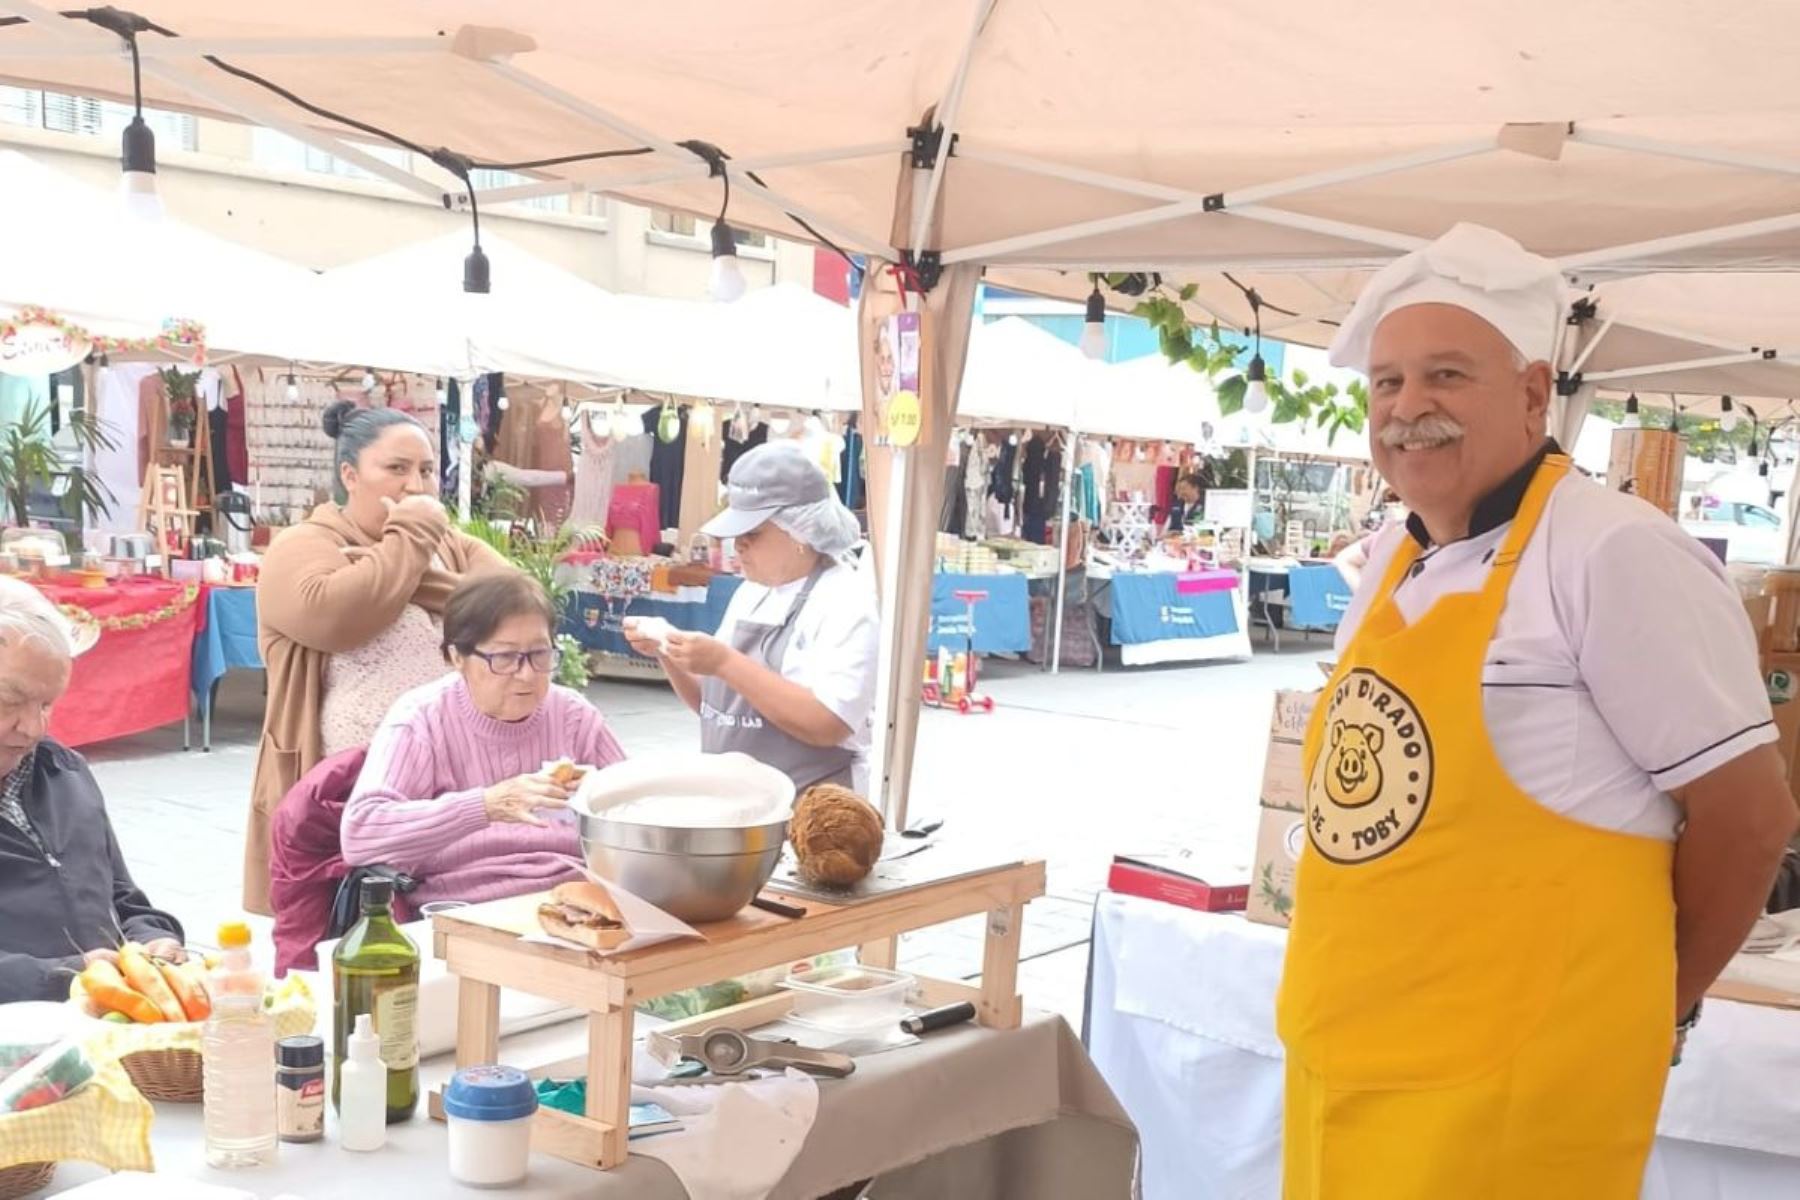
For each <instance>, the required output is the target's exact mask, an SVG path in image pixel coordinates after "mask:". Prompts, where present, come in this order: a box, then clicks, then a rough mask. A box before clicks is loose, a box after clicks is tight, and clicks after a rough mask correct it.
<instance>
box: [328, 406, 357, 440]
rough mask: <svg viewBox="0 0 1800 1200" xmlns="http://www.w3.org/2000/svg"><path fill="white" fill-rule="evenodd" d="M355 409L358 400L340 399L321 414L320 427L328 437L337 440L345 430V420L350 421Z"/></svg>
mask: <svg viewBox="0 0 1800 1200" xmlns="http://www.w3.org/2000/svg"><path fill="white" fill-rule="evenodd" d="M355 411H356V402H355V401H354V400H339V401H338V402H337V403H336V404H333V405H332V406H331V407H329V408H327V409H326V410H325V411H324V412H323V413H322V414H320V416H319V427H320V428H321V429H323V430H324V431H325V436H326V437H328V438H330V439H331V440H332V441H334V442H335V441H336V440H337V439H338V437H339V436H340V435H341V434H342V433H343V432H344V422H346V421H348V420H349V419H350V414H352V413H354V412H355Z"/></svg>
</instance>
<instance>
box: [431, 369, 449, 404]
mask: <svg viewBox="0 0 1800 1200" xmlns="http://www.w3.org/2000/svg"><path fill="white" fill-rule="evenodd" d="M435 395H436V396H437V402H438V407H439V408H442V407H443V406H444V405H445V404H447V403H449V400H450V388H449V385H448V384H446V383H445V382H444V380H443V378H442V377H441V376H440V377H439V379H438V381H437V391H436V392H435Z"/></svg>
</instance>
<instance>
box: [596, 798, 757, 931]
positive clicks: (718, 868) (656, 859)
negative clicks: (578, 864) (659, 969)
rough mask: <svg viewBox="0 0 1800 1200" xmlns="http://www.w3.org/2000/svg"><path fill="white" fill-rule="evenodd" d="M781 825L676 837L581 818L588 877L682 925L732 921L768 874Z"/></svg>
mask: <svg viewBox="0 0 1800 1200" xmlns="http://www.w3.org/2000/svg"><path fill="white" fill-rule="evenodd" d="M787 827H788V823H787V822H786V821H785V820H782V821H776V822H773V823H771V824H768V825H749V826H745V827H742V828H731V829H682V828H676V827H673V826H667V825H644V824H640V823H638V822H634V821H609V820H607V818H606V816H605V815H604V814H603V813H585V812H584V813H582V814H581V852H582V855H583V856H584V857H585V858H586V859H587V864H588V867H589V869H590V870H592V871H593V872H594V873H595V874H596V875H599V876H600V877H601V878H602V879H607V880H610V881H612V882H613V883H616V884H618V885H619V886H620V887H622V888H624V889H625V890H626V891H628V892H630V893H631V894H632V895H634V896H637V897H639V898H640V899H643V900H648V901H649V902H650V903H651V904H654V905H656V907H658V908H660V909H662V910H663V911H664V912H667V913H668V914H669V915H670V916H674V917H679V918H680V919H681V920H683V921H687V922H689V923H690V924H703V923H705V922H707V921H723V920H725V919H726V918H727V917H730V916H734V915H736V913H737V912H738V910H740V909H742V908H743V907H744V906H745V905H746V904H748V903H750V901H751V900H753V899H755V897H756V893H757V892H759V891H761V890H762V886H763V884H765V883H767V882H769V876H771V875H773V874H774V873H775V864H776V863H777V862H779V861H780V859H781V848H782V846H783V845H785V844H786V843H787Z"/></svg>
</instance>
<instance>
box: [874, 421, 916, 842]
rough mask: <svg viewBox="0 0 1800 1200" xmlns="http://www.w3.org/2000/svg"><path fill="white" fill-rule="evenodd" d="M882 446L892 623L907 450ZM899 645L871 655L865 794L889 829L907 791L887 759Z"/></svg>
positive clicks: (900, 818)
mask: <svg viewBox="0 0 1800 1200" xmlns="http://www.w3.org/2000/svg"><path fill="white" fill-rule="evenodd" d="M887 452H888V453H889V454H891V455H892V459H891V460H890V461H891V465H890V466H889V468H888V470H889V475H888V484H887V511H886V513H885V514H884V516H885V517H886V520H885V522H884V524H885V525H886V526H887V529H886V531H885V532H886V536H884V537H883V538H882V539H881V542H880V543H879V544H880V545H881V546H882V547H883V549H884V550H885V553H884V554H883V555H882V558H883V560H884V561H883V562H882V563H881V570H880V573H879V574H880V578H881V609H880V612H881V618H882V621H883V623H884V624H892V623H897V622H898V621H899V620H900V614H899V608H900V573H901V570H902V562H901V560H902V557H903V555H902V553H901V545H900V538H901V534H902V531H903V530H904V528H905V524H906V506H905V504H903V503H902V502H901V501H902V499H903V497H904V496H905V495H906V483H907V480H906V475H907V470H908V468H909V467H910V466H911V465H912V463H911V460H912V451H911V450H908V449H902V448H900V447H898V446H895V447H892V448H890V449H889V450H888V451H887ZM898 648H899V647H898V644H897V643H896V641H895V639H894V638H891V637H883V638H882V639H881V644H880V646H879V647H878V652H877V654H876V656H875V717H874V720H873V722H872V723H871V724H872V729H871V731H870V745H869V766H870V772H871V779H870V786H871V790H873V791H874V792H875V795H874V796H872V797H870V799H871V800H873V801H874V803H875V806H876V807H877V808H878V809H880V810H881V814H882V816H883V817H884V818H886V819H887V825H888V828H890V829H904V828H906V794H905V792H904V791H902V792H901V793H900V794H898V795H895V794H894V790H893V787H892V784H893V771H892V770H891V769H890V765H889V759H890V757H891V753H892V752H891V750H890V747H891V746H892V744H893V741H894V733H895V730H894V698H895V696H896V695H897V694H898V693H897V688H899V687H904V686H905V681H904V680H898V679H896V676H895V672H896V671H897V670H898V669H899V665H900V664H899V663H898V662H897V661H896V659H895V653H896V651H897V650H898Z"/></svg>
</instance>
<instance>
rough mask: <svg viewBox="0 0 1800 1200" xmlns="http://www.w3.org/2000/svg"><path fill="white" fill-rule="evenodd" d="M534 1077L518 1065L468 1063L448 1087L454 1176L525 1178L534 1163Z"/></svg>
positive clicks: (484, 1183)
mask: <svg viewBox="0 0 1800 1200" xmlns="http://www.w3.org/2000/svg"><path fill="white" fill-rule="evenodd" d="M537 1107H538V1104H537V1092H536V1090H535V1089H534V1088H533V1087H532V1085H531V1079H530V1077H529V1076H527V1075H526V1074H525V1072H523V1071H520V1070H518V1069H516V1068H514V1067H501V1066H491V1067H465V1068H463V1069H462V1070H460V1071H458V1072H457V1073H456V1074H455V1076H453V1077H452V1078H451V1080H450V1086H449V1087H447V1088H445V1089H444V1116H445V1118H446V1120H447V1121H448V1122H449V1125H450V1177H451V1178H452V1179H454V1180H456V1181H457V1182H458V1183H462V1184H467V1185H469V1186H470V1187H482V1188H504V1187H513V1186H514V1185H516V1184H519V1183H523V1182H524V1180H525V1176H526V1174H527V1172H529V1170H530V1169H531V1122H532V1118H533V1115H534V1114H535V1113H536V1112H537Z"/></svg>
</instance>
